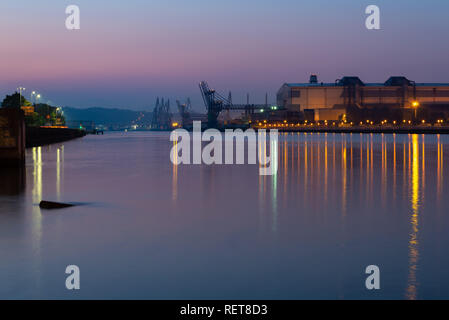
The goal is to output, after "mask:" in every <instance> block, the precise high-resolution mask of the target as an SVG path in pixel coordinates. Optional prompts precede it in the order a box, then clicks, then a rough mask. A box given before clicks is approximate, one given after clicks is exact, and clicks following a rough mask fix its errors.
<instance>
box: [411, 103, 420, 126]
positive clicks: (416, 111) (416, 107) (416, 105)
mask: <svg viewBox="0 0 449 320" xmlns="http://www.w3.org/2000/svg"><path fill="white" fill-rule="evenodd" d="M412 107H413V109H415V121H416V120H417V119H418V108H419V101H417V100H415V101H413V102H412Z"/></svg>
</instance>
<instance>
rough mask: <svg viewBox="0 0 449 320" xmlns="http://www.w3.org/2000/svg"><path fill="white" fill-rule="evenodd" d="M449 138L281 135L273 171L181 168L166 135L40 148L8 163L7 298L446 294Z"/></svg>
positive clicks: (2, 282)
mask: <svg viewBox="0 0 449 320" xmlns="http://www.w3.org/2000/svg"><path fill="white" fill-rule="evenodd" d="M448 143H449V137H448V136H443V135H441V136H439V135H380V134H371V135H370V134H331V133H329V134H323V133H322V134H317V133H314V134H310V133H309V134H304V133H300V134H298V133H289V134H280V136H279V141H278V143H277V144H276V145H275V148H276V150H277V155H278V157H277V161H278V163H277V165H278V171H277V174H276V175H272V176H261V175H259V168H258V166H257V165H205V164H202V165H179V166H175V165H173V164H172V163H171V161H170V156H169V152H170V149H171V147H172V145H173V143H172V142H170V141H169V133H152V132H134V133H124V132H122V133H107V134H105V135H104V136H87V137H85V138H82V139H78V140H73V141H70V142H66V143H63V144H55V145H51V146H45V147H39V148H33V149H29V150H27V159H26V169H25V170H22V171H11V170H1V171H0V178H1V181H0V255H1V256H0V257H1V258H0V298H31V299H39V298H43V299H47V298H67V299H80V298H85V299H91V298H107V299H109V298H124V299H128V298H138V299H231V298H232V299H311V298H318V299H379V298H385V299H390V298H391V299H430V298H446V299H447V298H449V254H448V249H447V248H448V246H449V232H448V231H449V210H448V209H449V197H448V196H447V189H448V187H449V182H448V181H446V180H447V179H448V178H449V177H448V174H447V172H448V170H449V157H448V156H449V154H448V152H449V146H448ZM42 199H44V200H56V201H63V202H70V203H75V204H77V206H75V207H72V208H67V209H63V210H56V211H48V210H41V209H40V208H39V206H38V203H39V202H40V200H42ZM68 265H77V266H78V267H79V268H80V280H81V282H80V290H72V291H69V290H67V289H66V288H65V279H66V277H67V276H68V275H67V274H65V269H66V267H67V266H68ZM369 265H377V266H378V267H379V269H380V285H381V287H380V290H367V289H366V287H365V279H366V278H367V276H368V275H367V274H365V268H366V267H367V266H369Z"/></svg>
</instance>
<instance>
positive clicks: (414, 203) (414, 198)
mask: <svg viewBox="0 0 449 320" xmlns="http://www.w3.org/2000/svg"><path fill="white" fill-rule="evenodd" d="M412 148H413V149H412V176H411V178H412V185H411V207H412V216H411V218H410V224H411V229H412V230H411V233H410V240H409V246H408V248H409V272H408V283H407V290H406V297H407V299H410V300H415V299H416V297H417V293H418V281H417V278H416V271H417V268H418V258H419V250H418V244H419V243H418V222H419V221H418V218H419V216H418V214H419V206H420V202H419V197H420V184H419V183H420V181H419V142H418V135H416V134H414V135H413V137H412Z"/></svg>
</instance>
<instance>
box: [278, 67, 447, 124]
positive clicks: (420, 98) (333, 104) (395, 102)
mask: <svg viewBox="0 0 449 320" xmlns="http://www.w3.org/2000/svg"><path fill="white" fill-rule="evenodd" d="M277 105H278V106H279V109H281V110H282V109H283V110H286V112H287V113H289V114H300V115H301V116H302V117H304V118H305V119H308V120H310V121H326V120H331V121H332V120H341V119H342V118H343V117H344V116H345V114H346V113H348V112H351V111H353V112H354V111H357V110H366V109H375V110H379V109H384V110H385V109H389V110H396V111H398V112H399V111H400V112H401V114H402V116H401V117H413V114H414V113H415V114H416V109H419V110H426V111H427V113H429V112H430V113H434V114H438V116H439V117H446V118H447V117H448V116H449V83H416V82H414V81H412V80H409V79H407V78H406V77H403V76H399V77H390V78H389V79H388V80H387V81H385V82H384V83H364V82H363V81H362V80H360V79H359V78H358V77H343V78H341V79H337V80H336V81H335V82H333V83H323V82H319V81H318V77H317V76H316V75H312V76H310V81H309V82H308V83H285V84H283V85H282V86H281V88H280V89H279V91H278V93H277Z"/></svg>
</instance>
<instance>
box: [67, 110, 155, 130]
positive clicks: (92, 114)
mask: <svg viewBox="0 0 449 320" xmlns="http://www.w3.org/2000/svg"><path fill="white" fill-rule="evenodd" d="M62 110H63V112H64V117H65V119H66V121H68V122H76V121H93V122H94V123H95V124H96V125H103V126H128V125H132V124H136V123H137V122H138V123H140V124H145V123H150V121H151V117H152V112H148V111H134V110H126V109H109V108H87V109H78V108H72V107H63V109H62Z"/></svg>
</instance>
